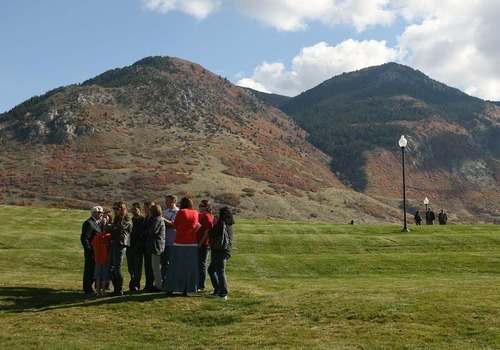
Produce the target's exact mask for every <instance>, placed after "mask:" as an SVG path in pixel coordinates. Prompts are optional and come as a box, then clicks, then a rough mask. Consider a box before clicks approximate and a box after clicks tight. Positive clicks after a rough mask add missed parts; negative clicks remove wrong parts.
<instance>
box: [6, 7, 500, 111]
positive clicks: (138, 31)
mask: <svg viewBox="0 0 500 350" xmlns="http://www.w3.org/2000/svg"><path fill="white" fill-rule="evenodd" d="M499 15H500V1H497V0H476V1H468V2H464V1H461V0H440V1H431V0H427V1H424V0H397V1H391V0H308V1H305V0H182V1H181V0H81V1H77V0H15V1H14V0H13V1H8V0H1V1H0V49H1V54H0V113H2V112H5V111H8V110H10V109H11V108H13V107H14V106H16V105H17V104H19V103H22V102H23V101H25V100H26V99H28V98H30V97H32V96H35V95H42V94H44V93H45V92H47V91H49V90H51V89H54V88H57V87H59V86H66V85H70V84H77V83H81V82H83V81H85V80H87V79H89V78H92V77H94V76H96V75H99V74H101V73H103V72H105V71H106V70H109V69H114V68H120V67H124V66H128V65H131V64H133V63H134V62H136V61H138V60H140V59H142V58H144V57H146V56H156V55H162V56H176V57H180V58H182V59H186V60H189V61H192V62H195V63H198V64H200V65H202V66H204V67H205V68H206V69H208V70H210V71H212V72H214V73H216V74H219V75H221V76H224V77H227V78H228V79H229V80H230V81H231V82H233V83H235V84H239V85H242V86H249V87H253V88H256V89H259V90H262V91H267V92H273V93H278V94H283V95H288V96H294V95H296V94H298V93H300V92H302V91H305V90H307V89H310V88H312V87H314V86H316V85H317V84H319V83H321V82H322V81H324V80H326V79H329V78H331V77H332V76H335V75H338V74H341V73H343V72H349V71H354V70H357V69H361V68H364V67H368V66H373V65H378V64H382V63H385V62H389V61H395V62H398V63H402V64H406V65H408V66H411V67H413V68H415V69H418V70H421V71H422V72H424V73H425V74H427V75H429V76H430V77H431V78H433V79H436V80H439V81H441V82H443V83H445V84H447V85H450V86H453V87H457V88H459V89H461V90H463V91H465V92H467V93H469V94H471V95H474V96H478V97H480V98H483V99H490V100H500V69H498V62H499V58H500V45H498V43H499V42H500V30H499V29H500V28H499V26H498V25H497V18H498V16H499Z"/></svg>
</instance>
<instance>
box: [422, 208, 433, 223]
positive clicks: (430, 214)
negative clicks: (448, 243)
mask: <svg viewBox="0 0 500 350" xmlns="http://www.w3.org/2000/svg"><path fill="white" fill-rule="evenodd" d="M434 220H436V215H435V214H434V212H433V211H432V210H431V208H427V212H426V213H425V224H426V225H434Z"/></svg>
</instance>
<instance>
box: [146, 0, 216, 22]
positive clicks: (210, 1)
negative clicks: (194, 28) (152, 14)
mask: <svg viewBox="0 0 500 350" xmlns="http://www.w3.org/2000/svg"><path fill="white" fill-rule="evenodd" d="M142 2H143V5H144V7H145V8H146V9H147V10H150V11H157V12H160V13H167V12H170V11H181V12H184V13H187V14H188V15H191V16H194V17H196V18H198V19H200V20H201V19H204V18H205V17H207V16H208V15H210V14H211V13H212V12H214V11H216V10H217V9H218V8H219V7H220V5H221V3H222V0H142Z"/></svg>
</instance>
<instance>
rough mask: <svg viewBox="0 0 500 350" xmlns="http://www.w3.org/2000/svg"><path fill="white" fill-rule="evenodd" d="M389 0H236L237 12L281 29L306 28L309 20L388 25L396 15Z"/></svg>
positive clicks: (360, 27) (362, 27) (358, 27)
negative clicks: (390, 6)
mask: <svg viewBox="0 0 500 350" xmlns="http://www.w3.org/2000/svg"><path fill="white" fill-rule="evenodd" d="M388 5H390V1H389V0H343V1H335V0H308V1H304V0H273V1H269V0H236V6H237V8H238V9H239V11H240V12H241V13H242V14H243V15H246V16H248V17H250V18H254V19H256V20H258V21H261V22H263V23H265V24H267V25H269V26H272V27H275V28H277V29H278V30H281V31H298V30H305V29H307V27H308V23H309V22H314V21H319V22H322V23H324V24H326V25H329V26H335V25H338V24H344V25H347V26H349V27H353V28H355V29H356V30H357V31H359V32H361V31H363V30H365V29H366V28H367V27H369V26H373V25H389V24H391V23H392V22H393V20H394V18H395V15H394V12H393V11H392V10H391V9H390V8H389V6H388Z"/></svg>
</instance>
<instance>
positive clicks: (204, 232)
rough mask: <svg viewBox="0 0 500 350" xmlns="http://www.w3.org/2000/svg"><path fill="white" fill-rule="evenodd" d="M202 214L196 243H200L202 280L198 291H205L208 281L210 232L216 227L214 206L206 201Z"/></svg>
mask: <svg viewBox="0 0 500 350" xmlns="http://www.w3.org/2000/svg"><path fill="white" fill-rule="evenodd" d="M198 208H199V209H198V211H199V213H200V225H201V228H200V229H199V230H198V231H197V232H196V241H197V242H198V273H199V276H200V280H199V283H198V291H203V290H205V281H206V279H207V257H208V252H209V249H208V230H210V229H211V228H212V227H213V226H214V219H213V218H212V204H211V203H210V201H209V200H207V199H204V200H202V201H201V202H200V205H199V206H198Z"/></svg>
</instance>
